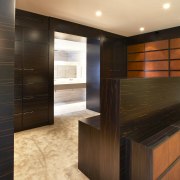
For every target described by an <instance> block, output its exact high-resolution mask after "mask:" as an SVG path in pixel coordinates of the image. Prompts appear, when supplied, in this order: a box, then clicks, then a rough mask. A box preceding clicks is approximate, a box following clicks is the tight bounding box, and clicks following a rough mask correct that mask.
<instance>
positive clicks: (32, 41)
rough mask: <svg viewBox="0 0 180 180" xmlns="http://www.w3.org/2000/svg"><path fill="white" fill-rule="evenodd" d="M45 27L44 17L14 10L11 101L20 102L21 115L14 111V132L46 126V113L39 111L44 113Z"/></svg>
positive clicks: (47, 74) (45, 18)
mask: <svg viewBox="0 0 180 180" xmlns="http://www.w3.org/2000/svg"><path fill="white" fill-rule="evenodd" d="M48 24H49V22H48V17H46V16H41V15H38V14H34V13H29V12H25V11H21V10H16V28H15V30H16V46H15V47H16V54H17V55H16V66H17V68H16V70H15V77H16V83H17V84H16V85H15V99H16V101H17V98H18V99H20V100H21V102H22V106H23V108H21V112H20V111H18V114H17V111H16V112H15V113H16V114H15V129H16V130H17V131H20V130H24V129H28V128H34V127H38V126H40V125H47V124H49V121H48V120H49V118H48V115H47V114H48V113H47V112H44V114H43V112H42V109H46V111H47V110H48V95H49V91H48V88H49V84H48V83H49V69H48V68H49V67H48V65H49V58H48V55H49V49H48V48H49V47H48V46H49V39H48V38H49V29H48V28H49V27H48ZM21 71H22V74H20V72H21ZM43 84H44V85H43ZM37 107H39V108H40V109H41V111H39V112H38V111H37V109H39V108H37ZM19 110H20V108H19ZM22 111H23V112H22ZM27 111H28V114H25V113H27ZM22 113H24V114H23V115H22ZM20 121H22V122H20ZM31 123H32V124H31Z"/></svg>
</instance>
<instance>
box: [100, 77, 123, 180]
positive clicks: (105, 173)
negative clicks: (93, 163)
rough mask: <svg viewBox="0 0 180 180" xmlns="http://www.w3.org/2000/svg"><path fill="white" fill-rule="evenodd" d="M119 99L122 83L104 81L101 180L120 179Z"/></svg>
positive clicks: (109, 80) (102, 94)
mask: <svg viewBox="0 0 180 180" xmlns="http://www.w3.org/2000/svg"><path fill="white" fill-rule="evenodd" d="M117 99H120V81H119V80H112V79H104V80H103V81H102V93H101V103H102V104H101V112H103V113H102V114H101V115H102V116H101V118H102V120H101V137H100V179H103V180H106V179H113V180H119V179H120V120H119V119H120V114H119V109H120V101H117ZM112 107H114V108H112ZM107 162H108V163H107Z"/></svg>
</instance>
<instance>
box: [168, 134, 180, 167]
mask: <svg viewBox="0 0 180 180" xmlns="http://www.w3.org/2000/svg"><path fill="white" fill-rule="evenodd" d="M178 157H180V132H177V133H176V134H174V135H173V136H172V137H170V139H169V164H172V163H173V162H174V161H175V160H176V159H177V158H178Z"/></svg>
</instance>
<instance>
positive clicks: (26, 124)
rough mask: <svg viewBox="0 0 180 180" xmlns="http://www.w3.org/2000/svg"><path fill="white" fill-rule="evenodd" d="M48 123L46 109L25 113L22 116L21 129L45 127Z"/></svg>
mask: <svg viewBox="0 0 180 180" xmlns="http://www.w3.org/2000/svg"><path fill="white" fill-rule="evenodd" d="M47 122H48V109H43V110H36V111H31V112H26V113H24V114H23V129H30V128H34V127H38V126H41V125H45V124H47Z"/></svg>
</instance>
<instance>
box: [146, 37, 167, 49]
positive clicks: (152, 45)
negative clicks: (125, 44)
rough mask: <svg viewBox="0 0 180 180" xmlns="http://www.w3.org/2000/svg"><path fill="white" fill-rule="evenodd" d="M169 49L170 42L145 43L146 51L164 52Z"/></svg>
mask: <svg viewBox="0 0 180 180" xmlns="http://www.w3.org/2000/svg"><path fill="white" fill-rule="evenodd" d="M168 48H169V42H168V40H163V41H155V42H149V43H145V51H155V50H162V49H168Z"/></svg>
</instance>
